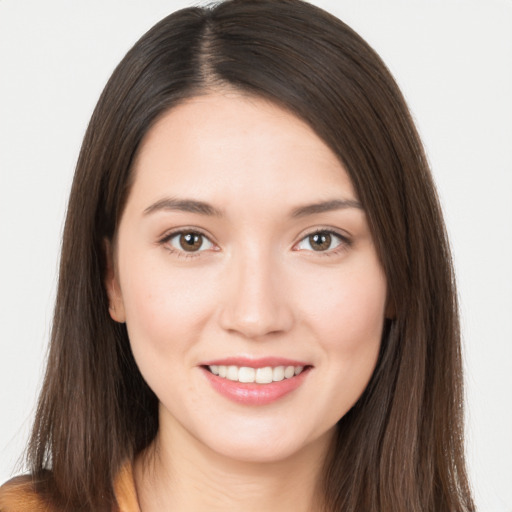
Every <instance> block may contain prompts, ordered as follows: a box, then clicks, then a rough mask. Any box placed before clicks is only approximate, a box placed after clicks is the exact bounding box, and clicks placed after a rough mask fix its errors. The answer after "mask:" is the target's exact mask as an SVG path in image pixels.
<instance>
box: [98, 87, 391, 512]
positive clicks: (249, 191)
mask: <svg viewBox="0 0 512 512" xmlns="http://www.w3.org/2000/svg"><path fill="white" fill-rule="evenodd" d="M134 173H135V179H134V183H133V188H132V190H131V191H130V195H129V198H128V201H127V204H126V208H125V211H124V212H123V216H122V218H121V221H120V225H119V230H118V233H117V236H116V239H115V241H114V249H113V251H112V255H111V264H110V270H109V273H108V276H107V281H106V286H107V291H108V293H109V297H110V306H111V316H112V318H113V319H114V320H116V321H118V322H126V324H127V329H128V333H129V337H130V342H131V345H132V349H133V353H134V356H135V359H136V361H137V364H138V366H139V368H140V370H141V372H142V374H143V376H144V378H145V379H146V381H147V382H148V384H149V386H150V387H151V388H152V389H153V391H154V392H155V394H156V395H157V397H158V398H159V401H160V430H159V433H158V436H157V438H156V440H155V442H154V443H153V444H152V445H151V446H150V448H149V449H148V450H147V451H146V452H145V453H143V454H141V456H140V457H139V458H138V459H137V461H136V465H135V479H136V485H137V491H138V495H139V500H140V503H141V508H142V510H144V512H150V511H153V510H173V511H181V510H183V511H184V510H211V511H215V510H223V511H226V510H227V511H235V510H236V511H239V510H244V511H252V510H254V511H257V510H258V511H261V510H266V511H272V510H280V511H282V510H296V511H301V510H304V511H305V510H315V504H316V505H318V503H319V501H318V500H319V498H318V494H317V483H318V480H319V475H320V473H321V470H322V464H323V461H324V460H325V457H326V454H327V452H328V449H329V443H330V441H331V440H332V436H333V433H334V429H335V424H336V422H337V421H338V420H339V419H340V418H341V417H342V416H343V415H344V414H345V413H346V412H347V411H348V410H349V409H350V408H351V407H352V405H353V404H354V403H355V402H356V401H357V399H358V398H359V397H360V395H361V394H362V392H363V391H364V389H365V387H366V385H367V383H368V381H369V379H370V377H371V375H372V372H373V370H374V368H375V364H376V361H377V356H378V352H379V346H380V340H381V334H382V327H383V321H384V318H385V312H386V291H387V289H386V280H385V276H384V273H383V270H382V267H381V265H380V262H379V259H378V257H377V254H376V250H375V247H374V244H373V241H372V237H371V233H370V230H369V227H368V223H367V220H366V216H365V213H364V210H363V209H362V208H361V207H359V206H358V203H357V201H358V198H357V197H356V194H355V192H354V189H353V186H352V184H351V181H350V179H349V177H348V175H347V173H346V171H345V170H344V169H343V166H342V165H341V163H340V161H339V160H338V159H337V157H336V156H335V155H334V153H333V152H332V151H331V150H330V149H329V148H328V147H327V145H326V144H325V143H324V142H323V141H322V140H321V139H320V138H319V137H318V136H317V135H316V134H315V133H314V132H313V131H312V130H311V128H310V127H309V126H308V125H307V124H305V123H304V122H303V121H301V120H300V119H298V118H297V117H296V116H294V115H292V114H290V113H289V112H287V111H285V110H283V109H282V108H280V107H278V106H276V105H274V104H272V103H269V102H267V101H265V100H263V99H259V98H255V97H249V96H246V95H243V94H241V93H237V92H236V91H217V92H210V93H208V94H205V95H203V96H198V97H195V98H192V99H190V100H187V101H186V102H184V103H182V104H180V105H179V106H177V107H175V108H174V109H172V110H171V111H169V112H168V113H166V114H165V115H164V116H163V117H162V118H161V119H160V120H159V121H158V122H157V123H156V124H155V126H154V127H153V128H152V129H151V130H150V132H149V133H148V135H147V136H146V138H145V139H144V141H143V144H142V146H141V148H140V150H139V153H138V157H137V160H136V162H135V165H134ZM169 198H172V199H180V200H181V199H192V200H195V201H202V202H205V203H208V204H209V205H211V206H212V208H214V209H215V210H216V213H217V214H216V215H209V214H205V212H190V211H180V210H177V209H175V208H163V207H162V204H163V203H162V200H166V199H169ZM332 200H343V201H349V203H348V206H347V205H345V207H337V208H330V209H327V211H317V212H316V213H315V212H311V211H309V212H308V211H303V212H302V213H303V215H300V216H297V215H295V216H294V215H293V212H294V211H296V210H297V208H300V207H302V206H304V205H311V204H317V203H321V202H325V201H332ZM331 206H332V205H331ZM338 206H339V205H338ZM210 213H211V212H210ZM180 229H182V230H184V231H185V232H187V230H188V232H190V231H192V232H194V231H195V232H199V233H201V234H203V235H204V237H205V238H202V239H201V238H200V244H199V245H200V248H199V250H197V251H195V252H186V251H184V250H183V249H182V246H181V245H180V237H179V236H178V235H175V236H174V237H173V238H172V237H171V235H173V233H174V232H175V231H176V230H178V231H179V230H180ZM319 230H320V231H322V232H323V233H324V235H325V232H327V231H330V232H333V234H331V242H330V243H327V247H326V245H325V244H324V245H321V246H319V245H318V244H317V245H315V244H314V243H312V239H311V237H310V235H311V234H312V233H314V232H315V231H319ZM201 240H202V241H201ZM201 244H202V245H201ZM233 356H237V357H238V356H245V357H251V358H256V357H267V356H274V357H286V358H290V359H294V360H300V361H306V362H307V363H308V364H309V365H310V366H311V367H312V368H311V369H310V370H309V372H308V373H307V375H306V376H305V378H304V381H303V383H302V384H301V385H300V386H299V387H298V388H297V389H295V390H294V391H292V392H291V393H289V394H288V395H286V396H284V397H282V398H281V399H279V400H277V401H276V402H273V403H271V404H267V405H256V406H255V405H251V406H248V405H246V404H240V403H236V402H233V401H231V400H229V399H227V398H226V397H224V396H222V395H220V394H219V393H218V392H217V391H216V390H214V389H213V388H212V386H211V384H210V383H209V381H208V379H207V378H206V377H205V370H204V369H203V368H202V367H201V365H202V364H204V362H205V361H211V360H215V359H220V358H226V357H233Z"/></svg>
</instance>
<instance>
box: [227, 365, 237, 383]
mask: <svg viewBox="0 0 512 512" xmlns="http://www.w3.org/2000/svg"><path fill="white" fill-rule="evenodd" d="M226 377H227V378H228V379H229V380H238V366H228V373H227V374H226Z"/></svg>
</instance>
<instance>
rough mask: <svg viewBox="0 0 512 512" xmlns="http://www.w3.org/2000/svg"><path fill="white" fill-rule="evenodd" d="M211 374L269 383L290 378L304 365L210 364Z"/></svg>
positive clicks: (232, 378)
mask: <svg viewBox="0 0 512 512" xmlns="http://www.w3.org/2000/svg"><path fill="white" fill-rule="evenodd" d="M207 368H208V369H209V370H210V372H211V373H213V375H217V376H219V377H222V378H223V379H228V380H231V381H235V382H242V383H256V384H270V383H271V382H280V381H282V380H284V379H291V378H292V377H295V376H296V375H299V374H301V373H302V371H303V370H304V366H291V365H290V366H274V367H272V366H265V367H263V368H252V367H250V366H234V365H230V366H226V365H210V366H208V367H207Z"/></svg>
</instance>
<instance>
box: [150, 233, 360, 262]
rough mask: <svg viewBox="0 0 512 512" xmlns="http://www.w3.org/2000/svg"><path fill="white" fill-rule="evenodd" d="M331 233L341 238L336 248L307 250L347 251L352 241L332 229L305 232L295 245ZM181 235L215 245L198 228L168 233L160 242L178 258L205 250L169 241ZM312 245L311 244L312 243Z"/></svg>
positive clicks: (333, 253)
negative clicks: (182, 247) (185, 247)
mask: <svg viewBox="0 0 512 512" xmlns="http://www.w3.org/2000/svg"><path fill="white" fill-rule="evenodd" d="M319 234H322V235H329V236H331V237H333V238H337V239H338V240H339V244H338V245H337V246H336V247H335V248H334V249H330V250H326V251H314V250H311V251H309V250H307V252H311V253H315V255H316V256H329V257H330V256H336V255H338V254H340V253H342V252H344V251H346V250H347V249H348V248H349V247H350V246H351V245H352V241H351V240H350V239H349V238H348V237H347V236H346V235H342V234H341V233H339V232H337V231H334V230H332V229H322V228H319V229H316V230H314V231H312V232H310V233H307V234H305V235H304V236H303V237H302V238H301V239H300V240H299V242H297V243H296V244H295V245H294V247H296V246H298V245H299V244H301V243H303V242H304V241H305V240H307V239H308V238H310V237H313V236H315V235H319ZM181 235H196V236H197V235H198V236H201V237H203V238H204V239H206V240H208V242H209V243H210V244H212V245H215V244H214V243H213V242H212V241H211V240H210V238H209V237H208V236H207V235H206V234H204V233H202V232H201V231H199V230H197V229H180V230H179V231H172V232H171V233H167V234H166V235H165V236H163V237H162V238H161V239H160V240H159V241H158V244H159V245H162V246H164V247H165V249H166V250H167V251H169V252H170V253H171V254H173V255H175V256H177V257H178V258H184V259H191V258H197V257H199V256H201V253H203V252H205V251H204V250H203V251H190V252H187V251H184V250H180V249H176V248H175V247H172V246H171V245H170V244H169V242H170V241H171V240H172V239H173V238H175V237H177V236H181ZM310 245H311V244H310ZM295 250H296V251H299V250H300V249H295Z"/></svg>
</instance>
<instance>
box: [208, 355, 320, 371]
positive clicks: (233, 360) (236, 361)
mask: <svg viewBox="0 0 512 512" xmlns="http://www.w3.org/2000/svg"><path fill="white" fill-rule="evenodd" d="M200 366H239V367H240V366H247V367H249V368H265V367H266V366H274V367H275V366H311V364H309V363H307V362H306V361H301V360H298V359H289V358H286V357H275V356H268V357H258V358H253V357H246V356H243V357H236V356H235V357H224V358H222V359H212V360H208V361H205V362H203V363H201V365H200Z"/></svg>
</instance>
